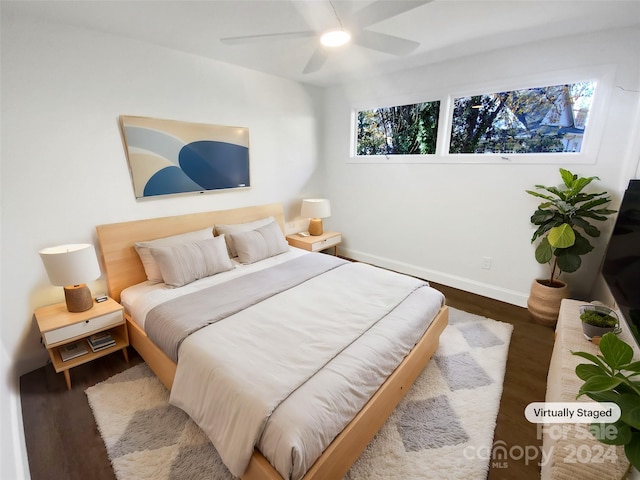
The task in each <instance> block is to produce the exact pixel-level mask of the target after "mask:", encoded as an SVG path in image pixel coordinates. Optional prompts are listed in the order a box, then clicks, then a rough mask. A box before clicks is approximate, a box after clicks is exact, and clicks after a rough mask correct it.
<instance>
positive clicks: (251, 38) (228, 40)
mask: <svg viewBox="0 0 640 480" xmlns="http://www.w3.org/2000/svg"><path fill="white" fill-rule="evenodd" d="M316 35H317V33H316V32H314V31H311V30H307V31H303V32H283V33H266V34H262V35H247V36H244V37H225V38H221V39H220V41H221V42H222V43H224V44H225V45H241V44H246V43H255V42H261V41H263V40H288V39H291V38H309V37H315V36H316Z"/></svg>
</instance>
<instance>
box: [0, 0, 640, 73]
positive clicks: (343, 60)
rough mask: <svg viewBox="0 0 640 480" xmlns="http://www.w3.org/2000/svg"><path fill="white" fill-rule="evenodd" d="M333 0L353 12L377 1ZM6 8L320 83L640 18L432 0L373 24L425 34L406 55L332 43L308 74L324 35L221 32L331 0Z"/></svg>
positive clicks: (568, 0)
mask: <svg viewBox="0 0 640 480" xmlns="http://www.w3.org/2000/svg"><path fill="white" fill-rule="evenodd" d="M389 1H390V2H392V3H398V2H401V0H389ZM332 2H333V6H334V7H335V11H336V13H337V16H338V17H339V18H340V20H341V21H344V22H347V21H348V19H349V17H350V16H352V15H354V14H355V12H357V11H358V10H360V9H362V8H364V7H367V6H368V5H369V4H371V3H374V2H371V1H366V0H349V1H341V0H332ZM419 3H422V2H419ZM2 10H3V14H4V13H7V12H8V13H11V12H23V13H26V14H29V15H35V16H39V17H43V18H46V19H49V20H53V21H56V22H61V23H64V24H68V25H74V26H79V27H84V28H89V29H95V30H99V31H102V32H107V33H112V34H116V35H120V36H125V37H131V38H136V39H139V40H142V41H146V42H151V43H153V44H157V45H163V46H165V47H169V48H173V49H176V50H180V51H183V52H189V53H193V54H195V55H200V56H204V57H209V58H213V59H216V60H221V61H224V62H228V63H233V64H236V65H241V66H244V67H247V68H251V69H254V70H259V71H263V72H267V73H272V74H275V75H279V76H282V77H286V78H290V79H293V80H296V81H301V82H306V83H310V84H314V85H329V84H333V83H337V82H340V81H343V80H348V79H350V78H353V77H354V76H358V75H370V74H376V73H380V72H388V71H396V70H402V69H406V68H411V67H414V66H419V65H425V64H429V63H433V62H437V61H440V60H444V59H447V58H453V57H460V56H465V55H471V54H474V53H478V52H481V51H488V50H493V49H497V48H502V47H505V46H510V45H516V44H523V43H527V42H531V41H536V40H541V39H550V38H558V37H562V36H566V35H570V34H577V33H585V32H591V31H597V30H603V29H612V28H622V27H628V26H632V25H635V26H638V25H640V0H631V1H618V0H602V1H581V0H555V1H545V0H509V1H499V0H471V1H463V0H433V1H431V2H428V3H424V4H421V5H419V6H417V7H416V8H413V9H411V10H409V11H407V12H404V13H402V14H400V15H397V16H395V17H393V18H389V19H386V20H382V21H380V22H377V23H375V24H372V25H370V26H369V27H367V30H370V31H374V32H379V33H384V34H388V35H394V36H397V37H402V38H405V39H408V40H413V41H417V42H419V43H420V46H419V47H418V48H417V49H416V50H414V51H413V52H412V53H410V54H408V55H405V56H399V57H397V56H393V55H390V54H387V53H381V52H377V51H373V50H370V49H367V48H364V47H360V46H358V45H354V44H349V45H346V46H343V47H340V48H338V49H336V50H333V51H332V52H331V53H330V55H329V57H328V59H327V61H326V63H325V64H324V65H323V67H322V68H321V69H320V70H319V71H318V72H315V73H310V74H303V73H302V71H303V69H304V67H305V65H306V64H307V61H308V60H309V58H310V57H311V55H312V54H313V53H314V51H315V50H316V48H317V45H318V38H317V37H306V38H286V39H271V40H268V41H265V40H263V41H260V42H256V43H250V44H242V45H225V44H223V43H222V42H221V40H220V39H221V38H225V37H234V36H245V35H258V34H271V33H283V32H297V31H306V30H313V31H317V32H320V31H322V30H325V29H327V28H334V27H336V26H338V20H337V19H336V15H335V14H334V10H333V8H332V3H331V2H330V1H329V0H232V1H228V0H201V1H187V0H173V1H171V0H169V1H168V0H164V1H155V0H138V1H114V0H109V1H100V0H98V1H87V0H84V1H32V0H19V1H7V0H2ZM345 28H346V29H348V28H349V26H348V25H347V24H345ZM567 52H568V54H570V48H568V49H567Z"/></svg>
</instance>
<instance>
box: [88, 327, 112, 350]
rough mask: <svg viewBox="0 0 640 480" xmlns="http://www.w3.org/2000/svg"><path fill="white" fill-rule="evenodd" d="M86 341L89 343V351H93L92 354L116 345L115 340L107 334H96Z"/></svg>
mask: <svg viewBox="0 0 640 480" xmlns="http://www.w3.org/2000/svg"><path fill="white" fill-rule="evenodd" d="M87 340H88V341H89V346H90V347H91V350H93V351H94V352H98V351H100V350H104V349H105V348H109V347H111V346H113V345H115V344H116V341H115V339H114V338H113V337H112V336H111V334H110V333H109V332H100V333H96V334H94V335H91V336H90V337H89V338H87Z"/></svg>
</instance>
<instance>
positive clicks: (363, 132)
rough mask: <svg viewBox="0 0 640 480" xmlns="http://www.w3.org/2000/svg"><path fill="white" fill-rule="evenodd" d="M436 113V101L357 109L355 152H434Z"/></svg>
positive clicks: (361, 153) (419, 153) (390, 153)
mask: <svg viewBox="0 0 640 480" xmlns="http://www.w3.org/2000/svg"><path fill="white" fill-rule="evenodd" d="M439 113H440V102H439V101H435V102H424V103H416V104H411V105H401V106H394V107H382V108H376V109H373V110H363V111H360V112H358V115H357V133H358V136H357V145H356V155H428V154H433V153H435V151H436V139H437V134H438V116H439Z"/></svg>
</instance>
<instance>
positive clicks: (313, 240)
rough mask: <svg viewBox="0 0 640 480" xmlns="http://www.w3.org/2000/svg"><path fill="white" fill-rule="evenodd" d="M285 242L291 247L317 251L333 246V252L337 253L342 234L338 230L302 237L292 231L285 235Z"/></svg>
mask: <svg viewBox="0 0 640 480" xmlns="http://www.w3.org/2000/svg"><path fill="white" fill-rule="evenodd" d="M287 242H289V245H291V246H292V247H298V248H302V249H303V250H309V251H310V252H319V251H320V250H325V249H327V248H331V247H333V254H334V255H337V254H338V245H339V244H340V242H342V234H341V233H340V232H324V233H323V234H322V235H309V236H307V237H303V236H302V235H300V234H299V233H294V234H292V235H287Z"/></svg>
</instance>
